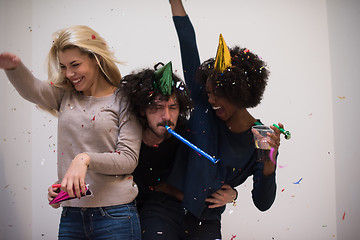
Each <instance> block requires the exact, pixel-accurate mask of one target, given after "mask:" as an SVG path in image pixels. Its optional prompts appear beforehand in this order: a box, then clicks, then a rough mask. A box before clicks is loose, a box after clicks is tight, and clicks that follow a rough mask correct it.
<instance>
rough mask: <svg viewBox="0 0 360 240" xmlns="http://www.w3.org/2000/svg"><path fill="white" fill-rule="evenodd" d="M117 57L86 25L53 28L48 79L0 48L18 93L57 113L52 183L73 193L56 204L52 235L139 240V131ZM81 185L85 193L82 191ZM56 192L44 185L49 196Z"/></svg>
mask: <svg viewBox="0 0 360 240" xmlns="http://www.w3.org/2000/svg"><path fill="white" fill-rule="evenodd" d="M116 62H117V61H116V59H115V57H114V55H113V53H112V52H111V51H110V50H109V47H108V45H107V43H106V42H105V40H104V39H103V38H102V37H100V36H99V34H98V33H97V32H95V31H94V30H93V29H91V28H89V27H87V26H72V27H69V28H66V29H61V30H59V31H57V32H56V33H54V37H53V45H52V47H51V49H50V52H49V56H48V75H49V76H48V81H47V82H46V81H40V80H38V79H36V78H35V77H34V76H33V75H32V73H31V72H30V71H29V70H28V69H27V68H26V67H25V66H24V65H23V63H22V62H21V60H20V58H19V57H18V56H16V55H14V54H12V53H2V54H0V68H2V69H4V70H5V72H6V75H7V76H8V78H9V80H10V82H11V83H12V84H13V85H14V87H15V88H16V90H17V91H18V92H19V93H20V95H21V96H22V97H23V98H25V99H26V100H28V101H30V102H32V103H35V104H37V105H39V106H40V107H42V108H45V109H48V110H51V111H53V110H55V111H56V112H57V114H58V159H57V161H58V165H57V166H58V181H59V183H61V189H62V190H64V191H66V192H67V193H68V194H69V196H70V197H77V199H73V200H69V201H65V202H62V203H61V206H62V207H63V210H62V215H61V219H60V225H59V239H75V238H76V239H99V238H102V239H103V238H106V239H140V225H139V220H138V214H137V210H136V207H135V205H134V202H133V200H134V199H135V197H136V195H137V193H138V189H137V187H136V185H135V184H134V183H133V178H132V175H131V173H132V172H133V170H134V169H135V167H136V166H137V163H138V156H139V150H140V143H141V138H142V135H141V134H142V129H141V126H140V125H139V123H138V122H137V120H136V119H135V118H134V116H132V115H131V114H130V113H129V112H128V111H127V109H126V107H125V106H126V105H127V104H126V100H125V99H124V97H123V96H121V93H120V92H119V91H118V89H117V86H118V84H119V83H120V80H121V75H120V72H119V70H118V68H117V66H116V64H115V63H116ZM86 184H88V185H89V188H90V189H91V191H92V192H93V196H92V197H81V192H83V193H84V192H85V185H86ZM56 190H57V189H52V188H50V189H49V201H50V200H52V199H53V198H54V197H55V196H56V195H57V193H56ZM80 191H81V192H80ZM53 207H54V208H57V207H59V204H55V205H53Z"/></svg>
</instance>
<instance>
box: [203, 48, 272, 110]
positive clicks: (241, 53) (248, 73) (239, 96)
mask: <svg viewBox="0 0 360 240" xmlns="http://www.w3.org/2000/svg"><path fill="white" fill-rule="evenodd" d="M229 50H230V54H231V64H232V66H231V67H229V68H227V69H226V70H225V71H224V72H223V73H220V71H219V70H217V69H214V63H215V60H214V59H213V58H210V59H208V60H207V61H205V62H203V63H202V64H201V66H200V68H199V70H198V71H197V74H196V78H197V80H198V81H200V82H201V83H202V84H206V81H210V83H211V85H212V86H213V89H214V94H215V95H216V96H219V97H223V98H226V99H227V100H229V101H230V102H232V103H234V104H235V105H236V106H238V107H240V108H252V107H256V106H257V105H258V104H259V103H260V102H261V100H262V96H263V93H264V91H265V87H266V85H267V80H268V77H269V74H270V72H269V70H268V69H267V68H266V67H267V65H266V63H265V62H264V61H263V60H262V59H261V58H260V57H259V56H257V55H256V54H254V53H252V52H251V51H250V50H249V49H247V48H240V47H238V46H235V47H234V48H231V49H229Z"/></svg>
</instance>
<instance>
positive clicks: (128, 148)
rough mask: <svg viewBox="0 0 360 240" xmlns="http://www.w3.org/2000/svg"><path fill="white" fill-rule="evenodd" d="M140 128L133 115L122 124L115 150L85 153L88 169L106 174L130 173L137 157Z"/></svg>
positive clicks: (134, 166) (133, 168) (139, 144)
mask: <svg viewBox="0 0 360 240" xmlns="http://www.w3.org/2000/svg"><path fill="white" fill-rule="evenodd" d="M141 139H142V128H141V126H140V124H139V122H138V121H137V120H136V119H135V117H134V116H132V117H131V118H129V119H128V120H127V121H126V122H125V123H123V125H122V126H120V132H119V136H118V140H117V146H116V149H115V151H113V152H111V153H109V152H108V153H87V154H88V155H89V156H90V162H89V169H92V170H93V171H96V172H98V173H102V174H106V175H124V174H131V173H132V172H133V171H134V170H135V168H136V166H137V164H138V159H139V152H140V146H141Z"/></svg>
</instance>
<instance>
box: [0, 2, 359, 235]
mask: <svg viewBox="0 0 360 240" xmlns="http://www.w3.org/2000/svg"><path fill="white" fill-rule="evenodd" d="M184 4H185V7H186V9H187V11H188V14H189V15H190V18H191V19H192V22H193V24H194V27H195V29H196V32H197V38H198V45H199V51H200V55H201V60H206V59H207V58H209V57H213V56H214V55H215V52H216V47H217V42H218V35H219V33H220V32H221V33H222V34H223V36H224V38H225V40H226V42H227V44H228V46H233V45H235V44H240V45H241V46H243V47H247V48H249V49H251V50H253V51H254V52H257V53H258V54H259V55H261V56H262V57H263V59H264V60H265V61H267V62H268V64H269V67H270V71H271V77H270V82H269V85H268V87H267V90H266V93H265V96H264V100H263V102H262V104H261V105H260V106H259V107H257V108H256V109H252V110H251V112H252V113H253V114H254V116H255V117H259V118H261V119H262V121H263V122H264V123H267V124H272V123H277V122H279V121H280V122H283V123H284V124H285V127H286V128H287V129H289V130H290V131H291V132H292V134H293V138H292V139H291V140H289V141H287V140H282V143H281V149H280V156H279V164H280V165H284V166H285V167H283V168H279V169H278V170H277V183H278V193H277V198H276V201H275V203H274V205H273V206H272V208H271V209H270V210H268V211H267V212H259V211H258V210H257V209H256V208H255V207H254V205H253V203H252V201H251V195H250V191H251V184H252V183H251V179H249V180H248V181H247V182H246V183H245V184H243V185H242V186H239V187H238V190H239V198H238V204H237V206H236V207H233V206H230V205H229V206H228V208H227V210H226V212H225V213H224V214H223V221H222V223H223V226H222V229H223V239H226V240H230V239H235V240H236V239H304V238H306V239H358V238H359V236H360V230H358V226H357V225H356V223H358V222H359V221H357V220H359V216H360V212H359V211H360V210H359V207H358V204H355V202H356V198H357V197H359V190H358V189H359V188H358V187H357V185H356V183H357V181H358V180H359V177H358V175H357V174H356V171H357V169H359V163H358V162H356V160H357V159H356V157H355V156H359V150H358V149H356V146H355V143H356V141H351V140H347V138H346V137H347V135H345V133H347V132H349V130H348V131H344V126H345V124H347V123H349V122H351V123H352V122H358V121H356V120H359V111H356V110H354V109H356V103H359V97H358V95H356V94H355V90H356V89H359V88H356V87H355V86H359V83H358V82H356V80H357V79H356V77H355V73H356V69H357V65H358V64H356V58H357V56H358V55H359V54H356V53H359V47H358V46H357V45H356V43H357V42H359V41H358V40H359V30H357V28H356V23H358V22H359V18H360V17H359V14H358V13H359V3H358V2H357V1H350V0H348V1H336V0H328V1H325V0H317V1H312V0H302V1H296V0H273V1H267V0H258V1H245V0H223V1H215V0H207V1H205V0H197V1H195V0H184ZM5 20H6V21H5ZM74 24H85V25H89V26H90V27H92V28H94V29H95V30H97V31H98V32H99V33H100V34H101V35H102V36H103V37H104V38H105V39H107V41H108V43H109V45H110V46H112V47H113V49H114V51H115V52H116V56H117V57H118V58H119V59H120V60H122V61H126V62H127V63H126V65H121V66H119V67H120V70H121V72H122V74H123V75H125V74H128V73H130V71H131V70H134V69H138V68H142V67H147V66H152V65H153V64H154V63H156V62H158V61H163V62H167V61H170V60H172V61H173V66H174V69H175V70H177V71H178V72H179V73H180V72H181V63H180V57H179V47H178V43H177V37H176V34H175V30H174V27H173V24H172V21H171V12H170V6H169V4H168V1H166V0H165V1H164V0H152V1H140V0H133V1H125V0H120V1H115V0H107V1H95V0H88V1H85V0H78V1H70V0H64V1H55V0H32V1H26V0H15V1H14V0H12V1H10V0H0V52H2V51H5V50H6V51H11V52H14V53H17V54H18V55H19V56H20V57H21V58H22V60H23V61H24V62H25V64H26V65H27V66H28V67H29V68H30V69H32V70H33V72H34V74H35V75H36V76H37V77H39V78H41V79H46V76H47V74H46V68H45V58H46V54H47V51H48V50H49V48H50V45H51V34H52V33H53V32H54V31H56V30H57V29H59V28H62V27H66V26H70V25H74ZM354 33H355V35H354ZM347 36H351V38H349V37H347ZM353 36H355V37H353ZM357 63H358V61H357ZM344 72H346V75H344ZM350 83H351V84H352V85H350ZM356 84H357V85H356ZM344 85H345V87H343V86H344ZM353 85H355V86H354V87H353ZM339 97H345V98H343V99H340V98H339ZM0 101H1V104H0V123H1V124H0V151H1V152H0V194H1V195H0V239H56V235H57V227H58V222H59V214H60V210H59V209H58V210H54V209H52V208H51V207H49V206H48V204H47V199H46V192H47V187H48V186H49V185H50V184H52V183H53V182H54V181H55V180H56V146H57V143H56V136H57V134H56V124H57V123H56V119H55V118H53V117H52V116H50V115H49V114H47V113H44V112H41V111H39V110H38V109H37V108H36V107H35V106H34V105H32V104H29V103H27V102H26V101H24V100H23V99H22V98H21V97H20V96H19V95H18V94H17V93H16V92H15V91H14V88H13V87H12V86H11V85H10V84H9V83H8V80H7V79H6V77H5V74H4V73H3V72H0ZM352 130H353V129H351V131H352ZM356 131H357V133H359V130H356ZM357 142H358V141H357ZM349 146H350V148H349ZM335 160H336V161H335ZM301 178H302V181H300V184H294V182H297V181H298V180H299V179H301ZM348 186H351V188H350V189H349V187H348ZM335 187H336V188H335ZM344 212H346V215H345V218H344V220H343V219H342V217H343V213H344ZM30 236H31V237H30ZM235 236H236V237H235Z"/></svg>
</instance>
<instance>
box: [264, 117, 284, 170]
mask: <svg viewBox="0 0 360 240" xmlns="http://www.w3.org/2000/svg"><path fill="white" fill-rule="evenodd" d="M278 126H279V127H281V128H284V125H283V124H282V123H278ZM270 128H271V129H272V130H274V132H273V133H268V136H269V137H270V141H268V143H269V145H270V147H271V148H274V151H273V153H272V156H271V157H272V159H271V160H272V161H269V162H265V163H264V170H263V174H264V175H265V176H269V175H271V174H273V173H274V171H275V164H276V155H277V152H278V149H279V147H280V134H281V132H280V130H279V129H278V128H277V127H274V126H270Z"/></svg>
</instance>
